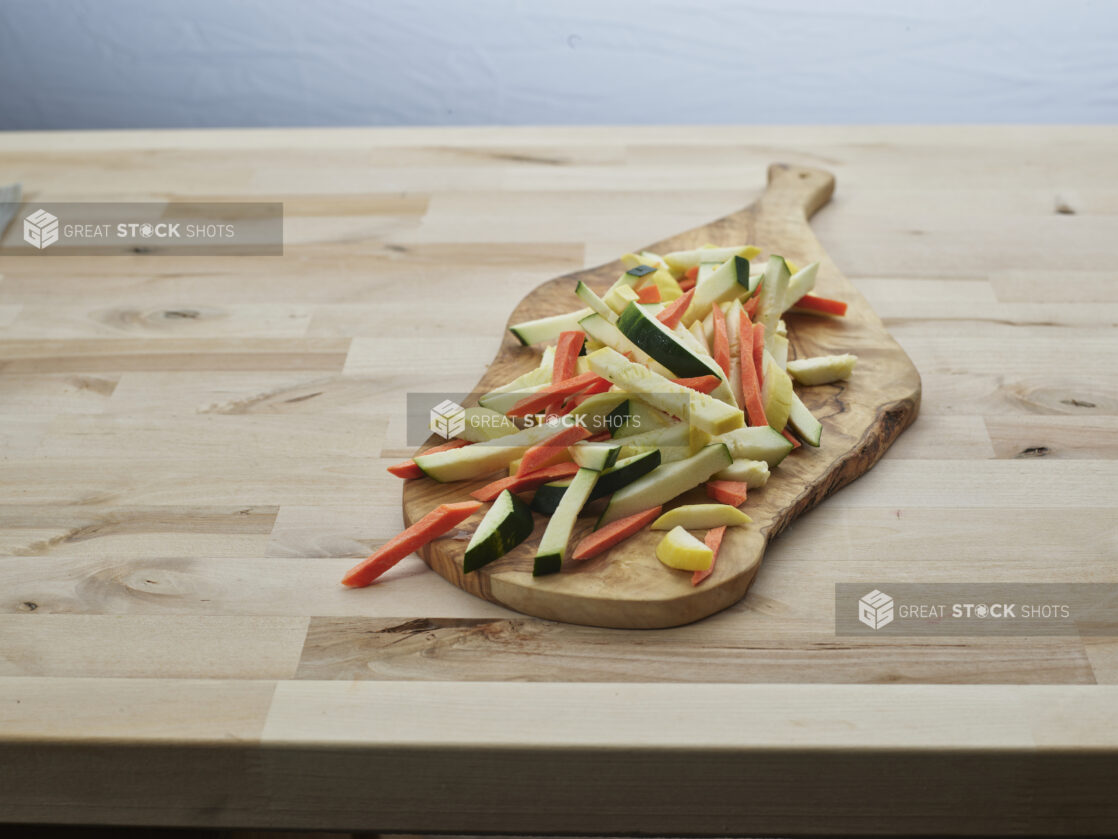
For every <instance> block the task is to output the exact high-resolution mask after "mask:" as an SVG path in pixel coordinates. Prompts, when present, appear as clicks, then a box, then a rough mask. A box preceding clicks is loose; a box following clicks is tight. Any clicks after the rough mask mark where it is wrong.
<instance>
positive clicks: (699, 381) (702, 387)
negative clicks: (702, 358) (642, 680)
mask: <svg viewBox="0 0 1118 839" xmlns="http://www.w3.org/2000/svg"><path fill="white" fill-rule="evenodd" d="M672 381H673V382H675V383H676V384H677V385H683V386H684V387H689V388H691V390H697V391H699V393H710V392H711V391H712V390H714V389H715V388H716V387H718V384H719V382H721V381H722V380H721V379H720V378H718V377H717V376H692V377H691V378H689V379H672Z"/></svg>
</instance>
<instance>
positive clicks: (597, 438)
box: [586, 431, 613, 443]
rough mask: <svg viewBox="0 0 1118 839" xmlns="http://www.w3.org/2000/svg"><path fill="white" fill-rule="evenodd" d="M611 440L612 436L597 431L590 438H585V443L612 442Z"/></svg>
mask: <svg viewBox="0 0 1118 839" xmlns="http://www.w3.org/2000/svg"><path fill="white" fill-rule="evenodd" d="M612 439H613V435H612V434H610V433H609V432H608V431H599V432H598V433H597V434H592V435H591V436H589V437H587V438H586V442H587V443H602V442H605V441H606V440H612Z"/></svg>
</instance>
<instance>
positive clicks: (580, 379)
mask: <svg viewBox="0 0 1118 839" xmlns="http://www.w3.org/2000/svg"><path fill="white" fill-rule="evenodd" d="M600 380H601V377H600V376H599V375H598V374H597V373H593V372H586V373H582V374H580V375H578V376H575V377H573V378H570V379H567V380H566V381H562V382H552V383H551V384H549V385H547V386H546V387H543V388H541V389H540V390H538V391H537V392H535V393H533V394H531V395H530V396H526V397H524V398H523V399H521V400H520V401H519V402H517V403H516V404H515V405H513V406H512V408H510V409H509V410H508V412H507V413H508V416H510V417H523V416H527V415H528V414H538V413H539V412H540V411H542V410H543V409H544V408H546V407H547V406H548V405H550V404H551V402H552V400H553V399H554V397H556V396H570V395H571V394H572V393H578V392H579V391H580V390H582V389H583V388H585V387H588V386H590V385H593V384H596V383H597V382H599V381H600Z"/></svg>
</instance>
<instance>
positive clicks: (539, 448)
mask: <svg viewBox="0 0 1118 839" xmlns="http://www.w3.org/2000/svg"><path fill="white" fill-rule="evenodd" d="M589 436H590V432H589V431H587V430H586V429H585V428H583V427H582V426H581V425H572V426H570V427H569V428H564V429H562V430H560V431H557V432H556V433H555V434H552V435H551V436H550V437H548V438H547V439H546V440H544V441H543V442H542V443H537V444H536V445H534V446H532V448H530V449H528V451H526V452H524V457H523V458H521V460H520V468H519V469H517V470H516V477H518V478H519V477H521V476H523V475H527V474H529V473H530V472H535V471H536V470H537V469H542V468H543V467H544V466H546V465H548V463H553V462H554V461H552V460H551V458H553V457H555V454H556V452H561V451H563V450H565V449H566V448H567V446H573V445H574V444H575V443H577V442H578V441H579V440H585V439H586V438H587V437H589Z"/></svg>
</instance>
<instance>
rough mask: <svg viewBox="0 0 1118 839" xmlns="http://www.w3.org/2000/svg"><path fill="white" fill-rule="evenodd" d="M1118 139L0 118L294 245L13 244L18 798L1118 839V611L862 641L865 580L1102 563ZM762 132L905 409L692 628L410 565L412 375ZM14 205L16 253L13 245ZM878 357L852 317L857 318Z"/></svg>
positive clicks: (583, 824) (735, 176)
mask: <svg viewBox="0 0 1118 839" xmlns="http://www.w3.org/2000/svg"><path fill="white" fill-rule="evenodd" d="M1115 148H1118V128H1113V127H1012V126H1006V127H970V128H959V127H954V128H919V127H903V128H902V127H838V128H823V127H756V126H753V127H718V128H703V127H687V128H684V127H676V128H656V127H643V128H557V127H549V128H460V129H449V128H441V129H332V130H268V131H196V132H190V131H177V132H91V133H47V134H39V133H8V134H0V183H8V182H11V181H20V182H22V184H23V190H24V200H25V201H29V202H36V201H39V202H49V201H56V202H57V201H159V202H162V201H202V200H220V201H233V200H241V201H281V202H283V205H284V214H285V254H284V256H282V257H248V256H240V257H204V256H199V257H190V258H179V257H170V256H158V255H119V256H96V257H84V258H83V257H61V256H59V257H55V256H50V255H47V254H45V253H44V254H39V255H36V256H34V257H0V260H2V261H0V274H2V275H3V276H2V279H0V823H2V822H48V823H103V824H135V825H182V826H215V827H217V826H222V827H225V826H229V827H257V828H268V827H275V828H305V829H312V828H313V829H336V830H379V831H386V832H387V831H436V832H457V833H466V832H487V831H503V832H526V833H539V834H544V833H552V834H554V833H564V832H576V833H577V832H581V833H649V834H655V835H673V834H675V835H683V834H724V835H747V834H774V833H815V834H823V833H882V832H921V833H941V834H947V833H970V834H977V833H992V834H993V833H1033V834H1052V833H1057V832H1068V833H1080V834H1087V833H1114V832H1118V803H1116V802H1115V799H1114V797H1113V789H1114V788H1115V784H1118V638H1114V637H1095V638H1088V637H1083V638H1081V637H938V638H937V637H920V638H898V637H888V638H886V637H880V638H878V637H870V638H862V637H839V636H836V634H835V629H834V621H835V614H834V611H835V610H834V592H835V585H836V584H838V583H848V582H862V581H870V580H872V581H880V580H895V581H915V582H927V583H937V582H952V583H958V582H962V583H1009V582H1023V583H1024V582H1087V583H1092V582H1111V583H1114V582H1118V332H1116V330H1115V326H1116V324H1118V282H1116V280H1118V275H1116V269H1115V268H1114V243H1115V241H1116V237H1118V156H1116V155H1115V154H1114V149H1115ZM774 161H784V162H789V163H794V164H802V165H806V166H811V167H816V168H822V169H826V170H828V171H830V172H832V173H834V175H835V176H836V178H837V184H838V185H837V191H836V193H835V197H834V198H833V200H832V202H831V204H830V205H829V206H827V207H826V208H824V209H823V210H821V211H820V212H819V214H818V215H817V216H816V217H815V218H814V220H813V222H812V226H813V228H814V230H815V231H816V233H817V235H818V237H819V239H820V240H821V242H822V244H823V245H824V246H825V248H826V250H827V252H828V253H829V254H830V256H831V257H832V258H833V259H834V261H835V263H836V264H837V265H838V266H839V267H840V268H841V270H842V271H843V272H844V273H845V274H846V275H847V276H848V277H849V278H850V279H851V281H852V282H853V283H854V284H855V285H856V286H857V288H858V289H859V291H861V293H862V294H864V295H865V296H866V298H867V299H868V300H869V302H870V303H871V304H872V306H873V307H874V309H875V310H876V311H877V313H878V314H879V315H880V316H881V317H882V318H883V319H884V321H885V324H886V326H887V328H888V329H889V331H890V332H891V334H892V335H893V336H894V337H895V338H896V339H897V340H898V341H899V343H900V344H901V346H902V347H903V348H904V349H905V351H906V352H907V353H908V355H909V356H910V357H911V358H912V360H913V361H914V363H915V364H916V366H917V368H918V369H919V371H920V374H921V376H922V380H923V402H922V406H921V409H920V415H919V417H918V419H917V420H916V423H915V424H914V425H913V426H912V427H911V428H910V429H909V430H908V431H907V432H905V433H904V434H903V435H902V436H901V438H900V439H899V441H898V442H897V444H896V445H895V446H894V447H893V448H892V449H890V450H889V451H888V452H887V454H886V455H885V457H884V459H883V460H882V461H881V462H880V463H879V464H878V465H877V466H875V467H874V468H873V469H872V470H871V471H870V472H869V473H868V474H866V475H865V476H863V477H861V478H860V479H858V480H857V481H856V482H855V483H853V484H852V485H850V486H849V487H847V488H845V489H843V490H841V491H840V492H838V493H837V494H836V495H835V496H833V497H832V498H830V499H828V500H827V501H825V502H824V503H823V504H822V505H821V506H820V507H818V508H817V509H815V510H814V511H812V512H811V513H809V514H807V515H805V516H804V517H802V518H801V519H799V520H798V521H796V522H795V523H794V524H793V525H792V526H791V527H790V528H789V529H788V530H787V531H786V532H785V533H783V534H782V535H781V536H780V537H779V538H777V539H776V540H775V541H774V542H773V544H772V545H771V546H770V547H769V548H768V550H767V552H766V555H765V562H764V565H763V566H762V569H761V571H760V573H759V574H758V575H757V578H756V580H755V582H754V583H753V586H752V588H751V589H750V591H749V594H748V595H747V596H746V598H745V599H744V600H742V601H741V602H739V603H738V604H736V605H735V606H733V607H731V608H729V609H727V610H726V611H724V612H721V613H719V614H717V615H714V616H713V617H711V618H709V619H706V620H704V621H701V622H698V623H695V624H691V625H688V626H684V627H679V628H675V629H666V630H656V631H640V630H610V629H598V628H592V627H585V626H572V625H566V624H560V623H552V622H547V621H543V620H538V619H534V618H529V617H525V616H522V615H519V614H517V613H514V612H509V611H506V610H504V609H503V608H501V607H499V606H497V605H495V604H492V603H488V602H485V601H483V600H480V599H478V598H475V597H473V596H471V595H469V594H467V593H465V592H463V591H461V590H459V589H457V588H455V587H454V586H452V585H450V584H449V583H447V582H446V581H444V580H443V579H442V578H440V577H439V576H438V575H437V574H435V573H433V572H431V571H429V570H428V569H427V568H426V566H425V565H424V564H423V563H422V561H421V560H419V559H418V558H417V557H411V558H409V559H407V560H405V561H404V562H403V563H401V564H400V565H399V566H397V568H396V569H395V570H393V571H392V572H391V573H390V574H389V575H387V576H386V577H385V578H384V582H383V584H379V585H377V586H375V587H373V588H370V589H365V590H357V591H353V590H346V589H344V588H343V587H341V586H340V585H339V579H340V577H341V575H342V573H343V572H344V571H345V570H346V569H348V568H349V567H350V566H351V565H353V564H354V562H355V560H356V559H357V558H359V557H363V556H365V555H366V554H368V553H369V551H370V549H372V548H374V547H376V546H378V545H380V544H382V543H383V542H384V541H386V540H387V539H388V538H389V537H391V536H392V535H393V534H394V533H396V532H397V531H398V530H399V529H400V528H401V527H402V518H401V487H400V482H399V480H398V479H396V478H394V477H392V476H391V475H389V474H387V473H386V472H385V467H386V466H387V465H389V464H391V463H393V462H395V461H398V460H400V459H401V458H403V457H405V456H407V455H408V454H410V453H411V451H412V448H413V447H410V446H409V445H408V444H407V441H406V440H405V427H404V425H405V424H404V419H405V410H404V408H405V399H406V394H407V392H408V391H409V390H413V391H414V390H418V391H425V392H437V391H448V392H454V391H460V390H462V389H464V388H468V387H470V386H471V385H472V384H473V383H474V382H476V381H477V380H478V379H479V378H480V375H481V374H482V373H483V372H484V370H485V367H486V365H487V364H488V363H489V361H490V360H491V359H492V358H493V356H494V355H495V352H496V349H497V347H498V346H499V344H500V341H501V336H502V329H503V327H504V324H505V321H506V318H507V317H508V315H509V313H510V312H511V311H512V309H513V308H514V307H515V306H516V304H517V302H518V301H519V300H520V299H521V298H522V297H523V296H524V295H525V294H526V293H528V292H529V291H530V290H531V289H532V288H534V287H535V286H536V285H538V284H539V283H541V282H543V281H545V280H547V279H549V278H551V277H554V276H556V275H559V274H564V273H567V272H570V271H573V270H576V269H579V268H582V267H586V266H591V265H596V264H599V263H602V262H606V261H609V260H612V259H614V258H616V257H617V256H618V255H619V254H621V253H624V252H626V251H628V250H631V249H633V248H634V247H637V246H640V245H643V244H645V243H648V242H652V241H655V240H657V239H661V238H665V237H667V236H670V235H672V234H674V233H677V232H679V231H681V230H684V229H687V228H690V227H694V226H697V225H699V224H702V223H704V222H707V221H710V220H711V219H714V218H718V217H720V216H724V215H727V214H728V213H730V212H733V211H735V210H737V209H740V208H741V207H744V206H745V205H746V204H748V203H749V202H750V201H752V200H753V198H755V197H756V196H757V195H758V194H759V193H760V191H761V190H762V188H763V186H764V183H765V173H766V168H767V166H768V165H769V164H770V163H772V162H774ZM19 235H20V231H19V230H18V229H17V228H16V226H15V225H13V227H12V228H11V229H9V230H8V232H7V234H6V236H5V241H11V240H13V237H17V238H18V237H19ZM855 351H856V348H855Z"/></svg>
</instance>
